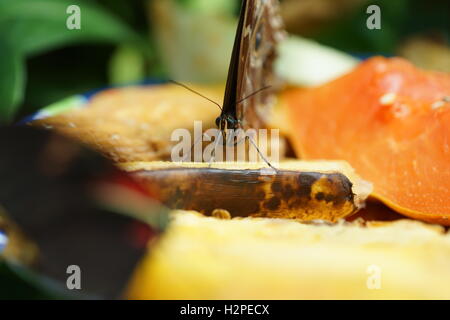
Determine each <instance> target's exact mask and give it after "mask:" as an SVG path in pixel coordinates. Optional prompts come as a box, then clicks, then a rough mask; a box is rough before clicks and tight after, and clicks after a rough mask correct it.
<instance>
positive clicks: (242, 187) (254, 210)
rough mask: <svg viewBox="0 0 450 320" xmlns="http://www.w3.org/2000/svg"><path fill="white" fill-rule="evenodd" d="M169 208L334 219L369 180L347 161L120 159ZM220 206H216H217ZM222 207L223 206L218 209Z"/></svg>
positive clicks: (362, 194) (359, 197) (351, 208)
mask: <svg viewBox="0 0 450 320" xmlns="http://www.w3.org/2000/svg"><path fill="white" fill-rule="evenodd" d="M121 167H122V168H123V169H125V170H127V171H130V172H131V175H132V176H133V177H134V178H135V179H137V180H138V181H139V183H140V184H141V185H144V186H147V187H148V188H149V189H151V191H152V192H154V193H156V194H158V195H159V199H160V200H161V201H162V202H163V203H164V204H165V205H167V206H168V207H170V208H173V209H185V210H196V211H199V212H202V213H204V214H206V215H217V216H225V217H226V216H228V214H225V213H224V211H228V212H229V216H231V217H236V216H241V217H242V216H244V217H247V216H253V217H255V216H259V217H261V216H262V217H275V218H295V219H301V220H315V219H324V220H328V221H337V220H338V219H341V218H345V217H347V216H349V215H351V214H352V213H354V212H356V211H357V210H358V209H360V208H361V207H362V206H363V204H364V200H365V199H366V198H367V196H368V195H369V194H370V191H371V185H370V184H368V183H366V182H365V181H363V180H362V179H360V178H359V177H358V176H357V175H356V174H355V173H354V171H353V169H352V168H351V167H350V166H349V165H348V164H347V163H345V162H302V161H292V162H282V163H280V164H279V165H277V172H276V173H274V172H271V170H270V169H269V168H268V167H267V165H266V164H265V163H244V162H242V163H213V164H212V165H211V166H210V165H209V164H208V163H172V162H147V163H130V164H123V165H122V166H121ZM217 210H219V211H217ZM220 210H222V211H220Z"/></svg>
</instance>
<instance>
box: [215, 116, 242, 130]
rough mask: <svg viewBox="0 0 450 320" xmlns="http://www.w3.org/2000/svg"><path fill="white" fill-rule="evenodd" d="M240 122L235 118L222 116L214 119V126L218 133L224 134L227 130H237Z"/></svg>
mask: <svg viewBox="0 0 450 320" xmlns="http://www.w3.org/2000/svg"><path fill="white" fill-rule="evenodd" d="M239 124H240V122H239V120H237V119H236V118H235V117H232V116H230V115H226V114H223V115H221V116H220V117H218V118H217V119H216V126H217V127H218V128H219V130H220V131H222V132H225V131H227V130H229V129H234V130H236V129H238V128H239V127H240V126H239Z"/></svg>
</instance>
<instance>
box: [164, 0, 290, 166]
mask: <svg viewBox="0 0 450 320" xmlns="http://www.w3.org/2000/svg"><path fill="white" fill-rule="evenodd" d="M284 36H285V32H284V27H283V20H282V18H281V15H280V9H279V1H278V0H243V1H242V7H241V11H240V18H239V24H238V27H237V32H236V38H235V42H234V47H233V51H232V56H231V61H230V66H229V70H228V79H227V83H226V88H225V96H224V100H223V105H222V106H221V105H220V104H218V103H217V102H214V101H212V100H210V99H208V98H207V97H205V96H203V95H201V94H199V93H198V92H196V91H194V90H192V89H190V88H188V87H187V86H185V85H183V84H180V83H178V82H176V81H172V82H174V83H175V84H178V85H181V86H183V87H184V88H186V89H188V90H190V91H193V92H194V93H196V94H198V95H200V96H202V97H203V98H206V99H208V100H209V101H211V102H213V103H214V104H216V105H217V106H218V107H219V108H220V109H221V114H220V116H219V117H218V118H217V119H216V125H217V127H218V128H219V130H220V131H221V132H222V135H223V139H222V141H223V142H224V143H226V142H227V137H229V136H230V134H229V133H228V132H229V131H230V130H234V131H236V130H238V129H242V130H244V131H245V130H247V129H259V128H263V127H265V124H266V122H267V117H268V115H269V114H270V108H271V106H272V105H273V104H274V102H275V94H274V93H275V92H276V91H277V89H278V87H279V86H280V84H281V82H280V80H279V79H277V77H276V75H275V73H274V71H273V69H274V68H273V67H274V62H275V59H276V56H277V55H276V47H277V44H278V43H279V42H280V41H282V40H283V38H284ZM235 137H236V136H235ZM194 144H195V143H194ZM253 144H254V142H253ZM254 146H255V147H256V145H255V144H254ZM214 150H215V148H214ZM258 151H259V150H258ZM260 154H261V153H260ZM263 158H264V157H263ZM266 162H267V161H266ZM267 163H268V162H267Z"/></svg>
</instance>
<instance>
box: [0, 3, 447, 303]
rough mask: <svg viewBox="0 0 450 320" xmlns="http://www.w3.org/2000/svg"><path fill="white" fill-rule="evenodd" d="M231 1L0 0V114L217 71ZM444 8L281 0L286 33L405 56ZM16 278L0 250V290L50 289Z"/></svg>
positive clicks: (226, 44) (439, 29) (29, 293)
mask: <svg viewBox="0 0 450 320" xmlns="http://www.w3.org/2000/svg"><path fill="white" fill-rule="evenodd" d="M73 4H76V5H78V6H79V7H80V9H81V30H68V29H67V27H66V20H67V18H68V17H69V14H67V13H66V10H67V8H68V7H69V6H70V5H73ZM239 4H240V0H0V124H1V123H3V124H7V123H14V122H15V121H18V120H19V119H21V118H23V117H24V116H26V115H28V114H30V113H32V112H35V111H36V110H38V109H40V108H42V107H45V106H47V105H49V104H52V103H54V102H57V101H58V100H61V99H63V98H66V97H68V96H70V95H73V94H77V93H83V92H88V91H90V90H93V89H98V88H103V87H106V86H110V85H121V84H127V83H135V82H139V81H142V80H144V79H149V78H158V79H167V78H172V79H176V80H179V81H195V82H220V81H224V80H225V77H226V72H227V68H228V63H229V58H230V53H231V46H232V43H233V39H234V33H235V28H236V22H237V15H238V12H239ZM369 4H377V5H379V6H380V7H381V12H382V29H381V30H368V29H367V28H366V20H367V17H368V15H367V13H366V8H367V6H368V5H369ZM449 12H450V2H449V1H448V0H433V1H423V0H376V1H367V0H282V14H283V16H284V19H285V23H286V26H287V29H288V31H289V32H290V33H292V34H298V35H302V36H305V37H309V38H311V39H315V40H317V41H318V42H320V43H322V44H325V45H329V46H332V47H334V48H337V49H339V50H342V51H344V52H347V53H351V54H354V55H357V56H359V57H365V56H370V55H373V54H384V55H396V54H402V55H405V56H408V55H410V52H411V49H408V46H407V45H408V43H409V44H410V43H411V39H413V40H414V39H422V40H423V39H426V40H425V43H428V44H426V45H425V50H426V52H429V51H430V50H431V49H430V48H435V47H433V46H430V45H429V43H430V42H432V43H434V44H436V46H437V47H436V48H437V49H436V50H438V51H439V50H441V51H439V52H442V50H444V51H445V50H448V43H449V39H450V38H449V35H450V30H449ZM419 42H420V43H423V41H422V42H421V41H419ZM442 48H445V49H442ZM412 51H414V54H415V55H417V53H418V52H419V51H420V50H418V49H417V47H414V49H413V50H412ZM445 52H448V51H445ZM422 60H424V61H429V60H430V59H428V56H426V55H425V58H422ZM25 278H26V277H23V276H22V275H21V274H20V272H17V270H14V269H11V268H10V267H8V266H7V265H6V264H4V263H2V261H1V259H0V283H1V285H0V299H2V298H21V297H22V298H23V297H28V298H49V297H53V295H52V294H50V293H44V292H43V291H42V290H38V289H37V288H35V287H33V286H31V285H30V282H29V281H27V280H26V279H25Z"/></svg>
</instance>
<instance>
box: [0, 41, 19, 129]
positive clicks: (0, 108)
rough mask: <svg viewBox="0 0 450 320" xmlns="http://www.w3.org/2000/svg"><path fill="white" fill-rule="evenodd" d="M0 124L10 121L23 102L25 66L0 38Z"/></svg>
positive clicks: (15, 52) (11, 48) (10, 47)
mask: <svg viewBox="0 0 450 320" xmlns="http://www.w3.org/2000/svg"><path fill="white" fill-rule="evenodd" d="M0 53H1V58H0V123H5V122H9V121H11V120H12V118H13V116H14V113H15V112H16V110H17V108H18V106H19V105H20V103H21V102H22V100H23V93H24V89H25V65H24V61H23V59H22V57H21V55H20V54H19V53H18V52H17V51H16V50H14V49H13V47H12V46H11V45H10V43H8V42H6V41H4V40H2V39H1V38H0Z"/></svg>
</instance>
